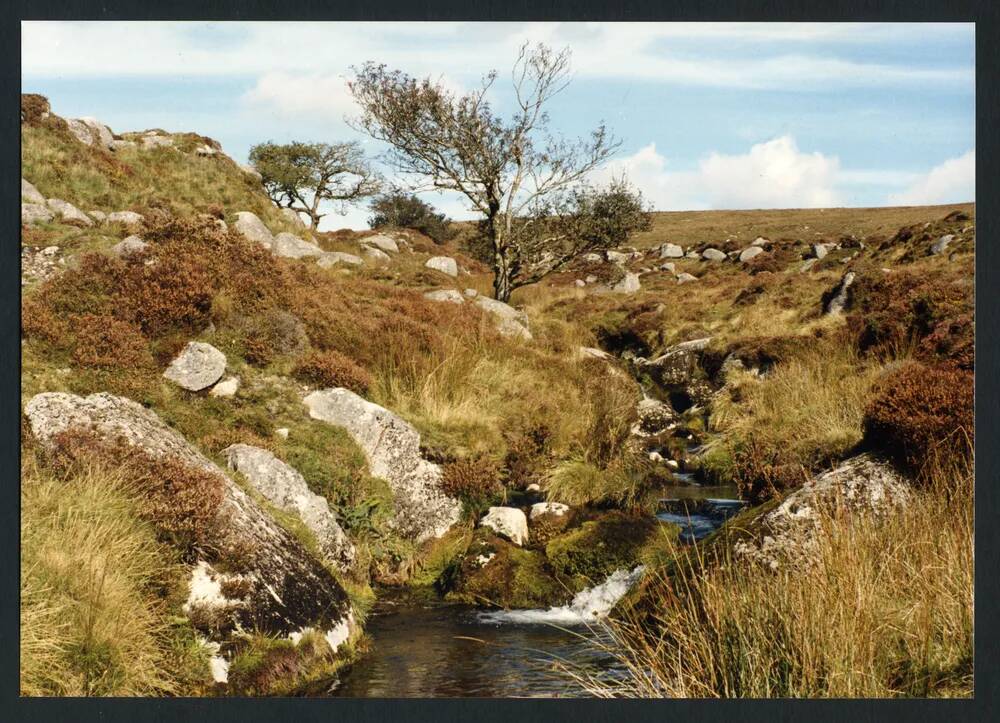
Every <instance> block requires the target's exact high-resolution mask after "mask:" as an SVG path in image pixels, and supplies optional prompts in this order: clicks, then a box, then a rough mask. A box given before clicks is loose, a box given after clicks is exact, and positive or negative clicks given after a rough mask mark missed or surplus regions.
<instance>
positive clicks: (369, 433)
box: [303, 389, 461, 544]
mask: <svg viewBox="0 0 1000 723" xmlns="http://www.w3.org/2000/svg"><path fill="white" fill-rule="evenodd" d="M303 402H304V403H305V405H306V407H308V409H309V416H310V417H312V418H313V419H318V420H320V421H323V422H326V423H327V424H333V425H336V426H338V427H343V428H345V429H346V430H347V432H348V434H350V435H351V437H352V438H353V439H354V441H355V442H357V444H358V445H359V446H360V447H361V449H362V450H363V451H364V453H365V456H366V457H367V459H368V466H369V469H370V471H371V474H372V475H374V476H375V477H381V478H383V479H384V480H386V481H387V482H388V483H389V487H390V488H391V489H392V492H393V517H392V520H391V524H392V526H393V527H394V528H395V529H396V530H397V531H398V533H399V534H401V535H402V536H404V537H407V538H410V539H413V540H414V541H415V542H417V543H418V544H419V543H420V542H423V541H424V540H427V539H430V538H433V537H440V536H441V535H443V534H444V533H445V532H447V531H448V529H449V528H450V527H451V526H452V525H453V524H455V523H456V522H458V520H459V517H460V512H461V504H460V503H459V502H458V500H455V499H452V498H450V497H448V496H447V495H445V494H444V492H442V491H441V487H440V481H441V468H440V467H438V465H436V464H433V463H432V462H428V461H427V460H425V459H423V458H422V457H421V456H420V434H419V433H418V432H417V430H416V429H414V428H413V427H412V426H411V425H410V424H409V423H407V422H405V421H404V420H403V419H401V418H400V417H398V416H396V415H395V414H393V413H392V412H390V411H389V410H388V409H385V408H384V407H380V406H378V405H377V404H373V403H371V402H369V401H367V400H366V399H363V398H361V397H359V396H358V395H357V394H355V393H353V392H351V391H348V390H347V389H323V390H321V391H315V392H312V393H311V394H309V395H308V396H306V397H305V399H304V400H303Z"/></svg>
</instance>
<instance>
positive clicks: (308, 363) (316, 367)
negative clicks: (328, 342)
mask: <svg viewBox="0 0 1000 723" xmlns="http://www.w3.org/2000/svg"><path fill="white" fill-rule="evenodd" d="M294 373H295V376H296V377H297V378H298V379H301V380H302V381H305V382H310V383H312V384H316V385H317V386H320V387H344V388H346V389H350V390H351V391H352V392H356V393H357V394H364V393H366V392H367V391H368V387H370V386H371V384H372V377H371V375H370V374H369V373H368V372H367V371H365V370H364V369H363V368H361V367H360V366H358V365H357V364H356V363H355V362H354V360H353V359H351V358H350V357H347V356H345V355H343V354H341V353H340V352H337V351H333V350H329V351H319V352H312V353H310V354H307V355H306V356H305V357H304V358H302V359H301V360H300V361H299V363H298V364H296V366H295V370H294Z"/></svg>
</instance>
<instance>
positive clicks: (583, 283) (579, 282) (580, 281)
mask: <svg viewBox="0 0 1000 723" xmlns="http://www.w3.org/2000/svg"><path fill="white" fill-rule="evenodd" d="M573 285H574V286H576V287H577V288H580V289H582V288H583V287H584V286H586V285H587V282H586V281H584V280H583V279H577V280H576V281H574V282H573Z"/></svg>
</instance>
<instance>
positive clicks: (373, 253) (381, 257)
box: [361, 246, 392, 264]
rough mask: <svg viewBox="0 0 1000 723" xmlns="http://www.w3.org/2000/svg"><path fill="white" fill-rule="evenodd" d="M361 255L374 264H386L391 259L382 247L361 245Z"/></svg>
mask: <svg viewBox="0 0 1000 723" xmlns="http://www.w3.org/2000/svg"><path fill="white" fill-rule="evenodd" d="M361 253H362V255H364V257H365V258H366V259H368V260H369V261H371V262H372V263H376V264H387V263H389V262H390V261H392V259H391V258H390V257H389V254H387V253H386V252H385V251H383V250H382V249H377V248H375V247H374V246H363V247H362V249H361Z"/></svg>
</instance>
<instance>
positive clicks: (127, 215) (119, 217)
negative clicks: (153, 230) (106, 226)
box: [105, 211, 144, 226]
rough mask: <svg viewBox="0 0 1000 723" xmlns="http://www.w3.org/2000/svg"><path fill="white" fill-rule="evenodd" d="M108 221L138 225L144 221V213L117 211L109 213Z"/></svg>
mask: <svg viewBox="0 0 1000 723" xmlns="http://www.w3.org/2000/svg"><path fill="white" fill-rule="evenodd" d="M105 220H106V221H107V222H108V223H120V224H123V225H125V226H138V225H139V224H141V223H142V222H143V220H144V219H143V217H142V214H139V213H136V212H135V211H115V212H114V213H109V214H108V216H107V219H105Z"/></svg>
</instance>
